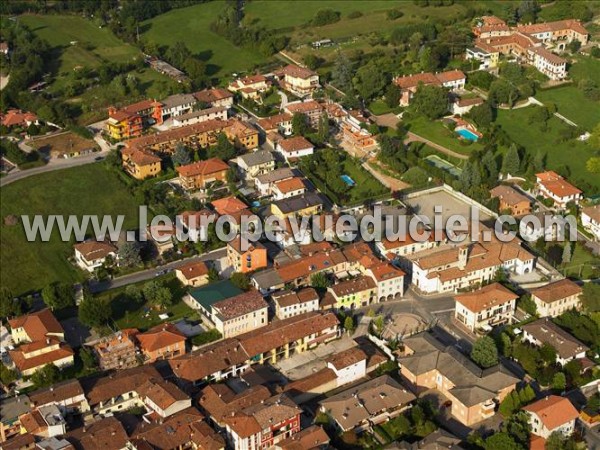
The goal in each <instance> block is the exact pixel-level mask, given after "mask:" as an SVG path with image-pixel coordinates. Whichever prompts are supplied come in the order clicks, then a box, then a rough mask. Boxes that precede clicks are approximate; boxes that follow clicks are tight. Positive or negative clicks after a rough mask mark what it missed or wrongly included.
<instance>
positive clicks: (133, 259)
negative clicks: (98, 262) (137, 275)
mask: <svg viewBox="0 0 600 450" xmlns="http://www.w3.org/2000/svg"><path fill="white" fill-rule="evenodd" d="M119 263H120V264H121V265H123V266H125V267H133V266H138V265H140V264H141V263H142V258H141V257H140V246H139V245H138V243H137V242H130V241H126V242H124V243H123V244H122V245H121V247H119Z"/></svg>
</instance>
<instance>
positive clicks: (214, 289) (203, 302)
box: [190, 280, 244, 311]
mask: <svg viewBox="0 0 600 450" xmlns="http://www.w3.org/2000/svg"><path fill="white" fill-rule="evenodd" d="M243 292H244V291H242V290H241V289H240V288H238V287H236V286H234V285H233V284H232V283H231V281H229V280H223V281H218V282H216V283H210V284H208V285H206V286H202V287H197V288H194V289H192V290H191V291H190V295H191V296H192V298H193V299H194V300H196V302H197V303H198V304H199V305H200V306H202V307H203V308H204V309H206V310H207V311H210V307H211V306H212V305H213V304H214V303H217V302H219V301H221V300H225V299H228V298H231V297H235V296H236V295H240V294H242V293H243Z"/></svg>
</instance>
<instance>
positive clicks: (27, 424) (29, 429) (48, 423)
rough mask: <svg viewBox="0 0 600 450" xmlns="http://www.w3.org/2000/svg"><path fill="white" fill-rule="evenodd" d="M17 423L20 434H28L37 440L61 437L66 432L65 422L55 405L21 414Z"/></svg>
mask: <svg viewBox="0 0 600 450" xmlns="http://www.w3.org/2000/svg"><path fill="white" fill-rule="evenodd" d="M19 421H20V422H21V432H22V433H29V434H32V435H34V436H36V437H38V438H50V437H54V436H61V435H63V434H65V432H66V431H67V427H66V423H67V422H66V421H65V418H64V417H63V416H62V414H61V413H60V411H59V409H58V407H57V406H56V405H47V406H41V407H39V408H36V409H34V410H33V411H31V412H28V413H26V414H23V415H22V416H21V417H20V418H19Z"/></svg>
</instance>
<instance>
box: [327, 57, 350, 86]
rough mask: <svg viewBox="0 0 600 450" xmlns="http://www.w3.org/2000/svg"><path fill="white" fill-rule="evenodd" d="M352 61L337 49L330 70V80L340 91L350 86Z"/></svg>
mask: <svg viewBox="0 0 600 450" xmlns="http://www.w3.org/2000/svg"><path fill="white" fill-rule="evenodd" d="M352 73H353V70H352V63H351V62H350V60H349V59H348V57H347V56H346V55H345V54H344V53H342V52H340V51H338V52H337V54H336V57H335V64H334V66H333V69H332V71H331V80H332V81H333V84H334V85H335V86H336V87H337V88H338V89H341V90H342V91H346V90H349V89H351V88H352Z"/></svg>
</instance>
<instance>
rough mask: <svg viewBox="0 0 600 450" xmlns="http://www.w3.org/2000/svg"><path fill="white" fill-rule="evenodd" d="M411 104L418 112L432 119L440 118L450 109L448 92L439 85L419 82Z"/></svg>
mask: <svg viewBox="0 0 600 450" xmlns="http://www.w3.org/2000/svg"><path fill="white" fill-rule="evenodd" d="M411 106H412V109H413V110H414V111H415V112H416V113H418V114H422V115H424V116H425V117H427V118H429V119H431V120H435V119H439V118H440V117H442V116H443V115H444V114H446V112H447V111H448V92H446V89H444V88H442V87H439V86H433V85H429V86H425V85H423V84H419V86H418V87H417V91H416V92H415V95H414V97H413V99H412V101H411Z"/></svg>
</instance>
